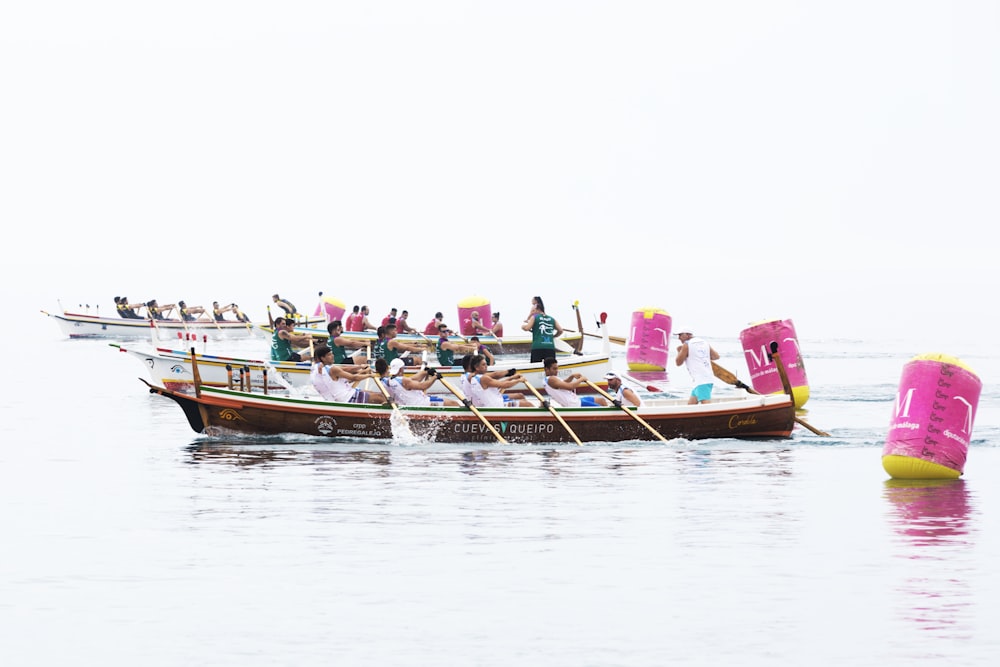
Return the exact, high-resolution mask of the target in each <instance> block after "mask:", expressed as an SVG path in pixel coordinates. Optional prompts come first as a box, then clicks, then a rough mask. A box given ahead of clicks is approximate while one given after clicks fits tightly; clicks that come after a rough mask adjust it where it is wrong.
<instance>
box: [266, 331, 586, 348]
mask: <svg viewBox="0 0 1000 667" xmlns="http://www.w3.org/2000/svg"><path fill="white" fill-rule="evenodd" d="M260 328H261V329H263V330H264V331H266V332H267V333H268V334H271V333H273V332H274V327H272V326H269V325H267V324H262V325H260ZM294 331H295V333H297V334H303V335H306V336H312V337H313V338H315V339H317V340H320V341H323V342H326V341H327V339H329V338H330V334H329V332H328V331H327V330H326V325H325V324H324V325H319V326H311V325H310V326H297V327H295V329H294ZM341 336H343V337H345V338H347V339H349V340H357V341H362V342H366V343H372V344H374V343H375V341H376V340H378V336H377V335H376V334H375V332H374V331H345V332H343V333H342V334H341ZM396 339H397V340H400V341H403V342H406V343H421V344H422V343H426V342H427V341H428V340H430V341H431V342H432V343H433V344H435V345H436V344H437V340H438V337H437V336H424V335H421V334H396ZM582 339H583V334H581V333H579V332H569V331H567V332H565V333H563V335H562V336H560V337H559V338H556V340H555V343H556V351H557V352H559V353H560V354H572V353H573V352H574V351H575V350H576V349H577V348H578V346H579V345H580V341H581V340H582ZM448 340H450V341H451V342H453V343H468V342H469V337H468V336H449V337H448ZM479 342H480V343H482V344H483V345H485V346H486V347H487V348H488V349H489V351H490V352H492V353H493V354H494V355H500V354H528V353H529V352H531V336H504V337H503V338H497V337H496V336H493V335H485V334H480V335H479Z"/></svg>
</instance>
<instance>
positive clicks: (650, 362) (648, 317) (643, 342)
mask: <svg viewBox="0 0 1000 667" xmlns="http://www.w3.org/2000/svg"><path fill="white" fill-rule="evenodd" d="M671 324H672V319H671V317H670V314H669V313H667V311H665V310H660V309H659V308H643V309H642V310H636V311H634V312H633V313H632V325H631V327H629V337H628V346H627V347H626V349H625V362H626V363H627V364H628V367H629V370H632V371H663V370H666V368H667V352H668V350H669V349H670V326H671Z"/></svg>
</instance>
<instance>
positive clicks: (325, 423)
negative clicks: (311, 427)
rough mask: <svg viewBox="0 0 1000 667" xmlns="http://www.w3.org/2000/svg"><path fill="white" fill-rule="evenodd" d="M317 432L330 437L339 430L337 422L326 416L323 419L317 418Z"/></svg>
mask: <svg viewBox="0 0 1000 667" xmlns="http://www.w3.org/2000/svg"><path fill="white" fill-rule="evenodd" d="M316 430H317V431H319V432H320V433H322V434H323V435H330V434H331V433H333V432H334V431H335V430H337V420H336V419H334V418H333V417H329V416H327V415H324V416H322V417H317V418H316Z"/></svg>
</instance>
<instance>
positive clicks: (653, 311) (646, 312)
mask: <svg viewBox="0 0 1000 667" xmlns="http://www.w3.org/2000/svg"><path fill="white" fill-rule="evenodd" d="M636 312H640V313H642V316H643V317H645V318H646V319H647V320H648V319H650V318H651V317H653V315H670V313H668V312H667V311H665V310H663V309H662V308H639V309H637V310H636Z"/></svg>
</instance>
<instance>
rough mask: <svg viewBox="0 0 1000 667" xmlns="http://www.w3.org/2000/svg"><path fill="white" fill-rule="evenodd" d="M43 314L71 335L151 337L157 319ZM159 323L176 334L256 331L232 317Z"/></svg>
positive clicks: (244, 334)
mask: <svg viewBox="0 0 1000 667" xmlns="http://www.w3.org/2000/svg"><path fill="white" fill-rule="evenodd" d="M42 314H44V315H47V316H48V317H51V318H52V319H53V320H55V322H56V323H57V324H58V325H59V328H60V329H62V332H63V333H64V334H65V335H66V336H68V337H70V338H116V339H122V338H149V337H150V329H151V328H152V327H153V325H154V320H147V319H134V320H133V319H126V318H124V317H100V316H97V315H82V314H80V313H67V312H64V313H62V314H56V313H49V312H46V311H44V310H43V311H42ZM155 326H156V328H157V329H159V330H160V331H161V332H163V333H165V334H166V335H169V336H173V335H174V334H175V333H181V334H184V333H192V334H196V335H197V336H198V337H199V338H200V337H201V336H202V335H209V334H211V335H212V336H213V337H216V336H220V335H222V336H227V337H234V338H235V337H243V338H245V337H248V336H251V337H252V336H254V335H255V333H254V332H255V329H254V327H253V324H251V323H250V322H235V321H231V320H229V321H221V322H217V321H214V320H193V321H190V322H182V321H179V320H155Z"/></svg>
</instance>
